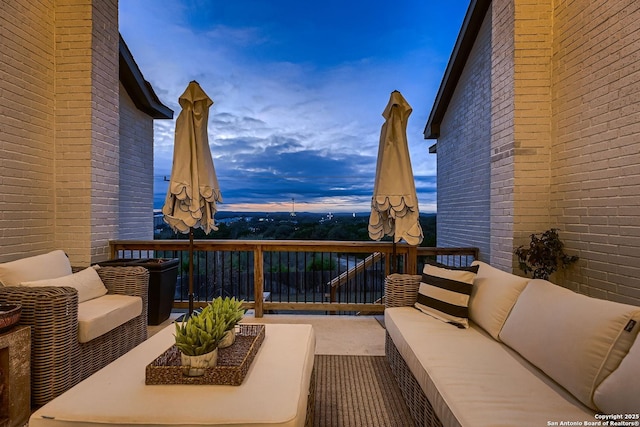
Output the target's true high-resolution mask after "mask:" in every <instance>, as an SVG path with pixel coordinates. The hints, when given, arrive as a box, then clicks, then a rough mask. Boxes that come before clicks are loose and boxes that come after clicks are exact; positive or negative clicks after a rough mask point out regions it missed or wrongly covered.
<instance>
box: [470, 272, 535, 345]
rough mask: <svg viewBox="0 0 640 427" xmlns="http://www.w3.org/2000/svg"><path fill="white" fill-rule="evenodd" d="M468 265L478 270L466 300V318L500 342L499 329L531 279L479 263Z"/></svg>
mask: <svg viewBox="0 0 640 427" xmlns="http://www.w3.org/2000/svg"><path fill="white" fill-rule="evenodd" d="M471 265H477V266H479V268H478V274H477V275H476V279H475V281H474V282H473V290H472V292H471V299H470V300H469V318H470V319H471V321H473V322H474V323H475V324H476V325H478V326H480V327H481V328H482V329H484V330H485V331H487V332H488V333H489V334H490V335H491V336H492V337H493V338H495V339H496V340H498V341H500V338H499V334H500V331H501V330H502V325H504V322H505V320H507V316H508V315H509V313H510V312H511V309H512V308H513V305H514V304H515V303H516V300H517V299H518V296H519V295H520V293H521V292H522V290H523V289H524V288H525V286H527V283H529V280H531V279H528V278H526V277H520V276H516V275H515V274H511V273H507V272H505V271H502V270H498V269H497V268H495V267H492V266H490V265H489V264H486V263H484V262H482V261H474V262H473V263H472V264H471Z"/></svg>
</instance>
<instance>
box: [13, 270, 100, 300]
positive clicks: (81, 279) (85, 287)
mask: <svg viewBox="0 0 640 427" xmlns="http://www.w3.org/2000/svg"><path fill="white" fill-rule="evenodd" d="M20 286H29V287H37V286H69V287H71V288H75V289H76V290H77V291H78V302H85V301H89V300H90V299H93V298H98V297H101V296H102V295H105V294H106V293H107V288H105V286H104V284H103V283H102V280H101V279H100V276H98V272H97V271H96V269H95V268H93V267H87V268H85V269H84V270H81V271H79V272H77V273H73V274H70V275H68V276H62V277H57V278H55V279H43V280H35V281H32V282H22V283H20Z"/></svg>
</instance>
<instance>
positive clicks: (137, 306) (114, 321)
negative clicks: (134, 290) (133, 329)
mask: <svg viewBox="0 0 640 427" xmlns="http://www.w3.org/2000/svg"><path fill="white" fill-rule="evenodd" d="M141 313H142V298H140V297H134V296H130V295H104V296H101V297H99V298H95V299H92V300H89V301H86V302H83V303H81V304H78V341H80V342H81V343H84V342H89V341H91V340H92V339H94V338H97V337H99V336H100V335H102V334H106V333H107V332H109V331H110V330H112V329H114V328H116V327H118V326H120V325H122V324H123V323H126V322H128V321H129V320H131V319H133V318H135V317H137V316H139V315H140V314H141Z"/></svg>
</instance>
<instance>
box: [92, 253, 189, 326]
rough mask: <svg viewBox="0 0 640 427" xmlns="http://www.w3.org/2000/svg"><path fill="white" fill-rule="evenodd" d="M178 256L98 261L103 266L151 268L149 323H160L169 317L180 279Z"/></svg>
mask: <svg viewBox="0 0 640 427" xmlns="http://www.w3.org/2000/svg"><path fill="white" fill-rule="evenodd" d="M179 262H180V260H179V259H178V258H142V259H140V258H137V259H126V258H118V259H112V260H109V261H105V262H100V263H98V264H99V265H101V266H105V267H107V266H109V267H123V266H139V267H144V268H146V269H147V270H149V301H148V309H147V315H148V320H147V323H148V324H149V325H159V324H160V323H162V322H164V321H165V320H167V319H168V318H169V316H170V315H171V309H172V308H173V298H174V295H175V292H176V281H177V279H178V264H179Z"/></svg>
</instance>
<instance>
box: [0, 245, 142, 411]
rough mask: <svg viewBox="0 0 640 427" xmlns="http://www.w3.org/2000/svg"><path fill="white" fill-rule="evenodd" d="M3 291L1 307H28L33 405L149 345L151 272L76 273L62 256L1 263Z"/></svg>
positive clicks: (100, 270) (91, 269)
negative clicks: (148, 302) (14, 305)
mask: <svg viewBox="0 0 640 427" xmlns="http://www.w3.org/2000/svg"><path fill="white" fill-rule="evenodd" d="M75 270H79V271H75ZM74 271H75V272H74ZM0 284H2V286H0V303H4V304H16V303H18V304H21V305H22V313H21V317H20V322H19V323H20V324H21V325H28V326H30V327H31V404H32V406H41V405H44V404H45V403H47V402H48V401H50V400H52V399H53V398H54V397H56V396H58V395H60V394H62V393H63V392H65V391H66V390H68V389H69V388H71V387H72V386H74V385H75V384H77V383H79V382H80V381H82V380H83V379H85V378H87V377H88V376H90V375H91V374H93V373H94V372H96V371H97V370H99V369H101V368H102V367H104V366H106V365H107V364H109V363H111V362H112V361H114V360H115V359H117V358H118V357H120V356H122V355H123V354H124V353H126V352H128V351H129V350H131V349H132V348H133V347H135V346H137V345H138V344H140V343H141V342H143V341H144V340H146V339H147V295H148V285H149V272H148V270H147V269H145V268H144V267H103V268H98V267H88V268H86V269H72V268H71V265H70V263H69V259H68V258H67V256H66V254H65V253H64V252H63V251H60V250H58V251H53V252H50V253H47V254H43V255H38V256H34V257H29V258H23V259H20V260H17V261H11V262H8V263H4V264H0Z"/></svg>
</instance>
